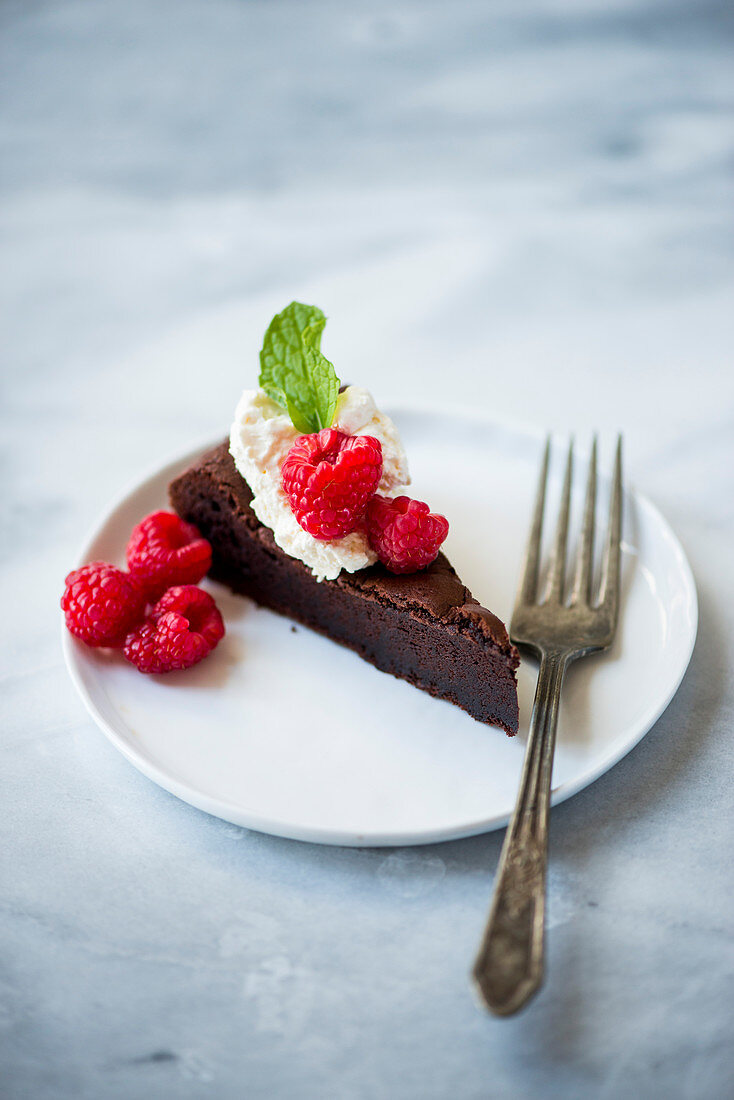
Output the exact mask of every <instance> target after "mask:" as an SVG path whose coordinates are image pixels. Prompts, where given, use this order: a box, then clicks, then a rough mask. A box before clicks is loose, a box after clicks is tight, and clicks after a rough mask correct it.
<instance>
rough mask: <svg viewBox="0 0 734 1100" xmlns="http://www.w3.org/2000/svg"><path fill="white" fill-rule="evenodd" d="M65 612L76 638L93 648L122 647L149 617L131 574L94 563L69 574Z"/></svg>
mask: <svg viewBox="0 0 734 1100" xmlns="http://www.w3.org/2000/svg"><path fill="white" fill-rule="evenodd" d="M61 608H62V610H63V612H64V617H65V619H66V625H67V627H68V628H69V630H70V631H71V633H72V634H73V635H74V636H75V637H76V638H80V639H81V641H83V642H86V644H87V645H91V646H120V645H122V643H123V642H124V640H125V635H126V634H128V633H129V631H131V630H132V629H133V628H134V627H135V626H137V624H138V623H139V622H140V620H141V619H142V618H143V615H144V614H145V594H144V592H143V590H142V589H141V587H140V585H139V584H138V582H137V581H136V580H135V579H134V577H131V576H130V575H129V573H123V571H122V570H121V569H115V567H114V565H108V564H107V562H105V561H92V562H90V563H89V565H83V566H82V568H81V569H74V570H72V572H71V573H69V576H68V577H67V578H66V588H65V589H64V594H63V596H62V597H61Z"/></svg>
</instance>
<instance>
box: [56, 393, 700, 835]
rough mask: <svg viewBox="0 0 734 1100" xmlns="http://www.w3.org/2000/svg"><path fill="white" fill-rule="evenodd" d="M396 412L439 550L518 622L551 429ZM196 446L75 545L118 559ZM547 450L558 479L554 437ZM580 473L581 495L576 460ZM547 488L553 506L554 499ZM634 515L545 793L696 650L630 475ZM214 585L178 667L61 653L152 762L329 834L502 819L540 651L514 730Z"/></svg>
mask: <svg viewBox="0 0 734 1100" xmlns="http://www.w3.org/2000/svg"><path fill="white" fill-rule="evenodd" d="M393 415H394V417H395V419H396V421H397V422H398V425H399V427H400V430H401V432H402V435H403V439H404V442H405V445H406V449H407V451H408V455H409V457H410V463H411V471H412V474H413V486H414V491H415V495H416V496H418V497H422V498H424V499H427V500H429V501H430V503H431V506H432V507H433V508H434V509H437V510H439V511H442V512H444V513H445V514H446V515H447V516H448V517H449V519H450V522H451V530H450V533H449V537H448V541H447V544H446V550H447V553H448V556H449V557H450V559H451V560H452V561H453V563H454V565H455V566H456V568H457V570H458V572H459V574H460V575H461V576H462V577H463V579H464V581H465V583H466V584H467V585H468V586H469V587H470V588H471V589H473V591H474V593H475V595H476V596H477V597H478V598H479V599H480V601H481V602H482V603H484V604H486V605H487V606H489V607H491V608H492V609H493V610H494V611H496V612H497V614H499V615H500V616H501V617H502V618H503V619H505V621H507V619H508V618H509V615H510V611H511V607H512V601H513V594H514V590H515V585H516V582H517V574H518V569H519V564H520V559H521V554H522V549H523V546H524V542H525V536H526V531H527V525H528V519H529V516H530V510H531V504H532V499H533V496H534V491H535V482H536V477H537V471H538V464H539V457H540V451H541V443H542V441H541V439H540V437H539V436H538V435H536V434H534V433H532V432H530V431H527V430H523V429H519V428H508V427H502V426H500V425H497V424H493V423H491V422H489V421H486V420H482V419H473V418H471V417H447V416H446V415H445V414H442V415H440V416H439V415H437V414H432V413H425V412H421V413H416V412H410V413H401V412H394V413H393ZM193 457H195V455H194V456H192V455H187V456H185V457H183V458H181V459H179V460H178V461H176V462H172V463H171V464H170V465H168V466H166V467H165V468H164V469H162V470H159V471H158V472H157V473H155V474H154V475H153V476H152V477H150V478H148V480H146V481H144V482H143V483H142V484H140V485H138V486H137V487H135V488H134V489H133V490H132V491H131V492H129V493H128V494H127V495H126V496H125V497H124V498H123V499H122V500H121V501H120V502H119V503H118V504H116V505H115V506H114V508H113V509H112V510H111V511H110V512H109V513H108V515H107V516H105V517H104V519H103V520H102V521H101V523H100V524H99V526H98V527H97V529H96V533H95V534H94V536H93V537H92V539H91V541H90V542H89V544H88V545H87V546H86V547H85V549H84V551H83V553H82V555H81V560H82V561H89V560H92V559H95V558H102V559H105V560H108V561H113V562H117V563H120V564H122V563H123V562H124V549H125V544H126V541H127V538H128V535H129V532H130V530H131V528H132V527H133V525H134V524H135V523H136V522H137V521H138V520H139V519H140V518H141V517H142V516H144V515H145V514H147V513H148V512H151V511H153V510H154V509H156V508H159V507H165V506H166V503H167V496H166V487H167V485H168V483H169V481H170V480H171V478H172V477H173V476H174V475H175V474H176V473H177V472H178V471H179V470H181V469H183V468H184V467H185V466H186V465H187V464H188V463H189V462H190V461H191V459H192V458H193ZM605 458H609V456H605ZM554 459H555V461H554V463H553V478H554V480H555V482H557V481H558V476H557V472H558V467H559V466H560V465H561V461H560V451H559V453H558V455H555V456H554ZM579 466H581V464H579ZM576 480H577V483H578V487H579V495H580V494H581V492H582V489H583V485H582V483H583V470H582V469H579V470H578V473H577V478H576ZM551 488H552V489H556V490H557V484H554V482H553V481H552V483H551ZM607 488H608V482H605V481H604V479H602V482H601V489H602V492H603V491H604V490H605V489H607ZM574 503H575V505H578V501H577V500H575V501H574ZM549 507H550V514H551V515H552V514H553V510H554V503H553V500H552V499H551V501H550V502H549ZM578 510H579V509H578V507H577V506H576V507H575V512H578ZM624 531H625V535H624V538H625V542H624V553H623V604H622V615H621V623H620V629H619V632H618V638H617V641H616V642H615V644H614V647H613V648H612V650H611V651H610V652H609V653H607V654H604V655H600V656H597V657H592V658H587V659H586V660H584V661H580V662H579V663H578V664H577V665H575V666H573V667H572V669H571V670H570V672H569V675H568V678H567V682H566V686H565V688H564V695H563V700H562V705H561V714H560V724H559V734H558V749H557V753H556V761H555V768H554V773H553V780H554V791H553V801H554V803H557V802H560V801H561V800H563V799H564V798H568V797H569V795H572V794H574V793H575V792H576V791H579V790H581V789H582V788H583V787H585V786H587V784H589V783H591V782H592V780H594V779H596V778H597V777H598V776H600V775H602V774H603V773H604V772H605V771H607V770H608V769H609V768H610V767H611V766H612V765H613V764H615V763H616V762H617V761H618V760H619V759H620V758H621V757H622V756H624V755H625V753H627V752H629V750H630V749H631V748H632V747H633V746H634V745H635V744H637V742H638V741H639V740H640V738H641V737H642V736H643V735H644V734H645V733H646V732H647V730H649V729H650V727H651V726H652V724H653V723H654V722H655V720H656V719H657V718H658V717H659V715H660V714H661V713H662V712H663V710H664V709H665V707H666V706H667V704H668V703H669V701H670V700H671V698H672V697H673V695H674V693H675V691H676V689H677V687H678V685H679V683H680V681H681V678H682V676H683V674H684V672H685V670H686V667H687V665H688V661H689V659H690V655H691V652H692V649H693V643H694V640H695V636H696V625H697V603H696V591H695V586H694V582H693V578H692V575H691V571H690V568H689V566H688V562H687V561H686V558H685V555H684V553H683V550H682V549H681V546H680V544H679V543H678V541H677V539H676V537H675V535H674V534H673V532H672V531H671V529H670V527H669V526H668V524H667V523H666V522H665V520H664V519H663V518H662V516H661V515H660V514H659V512H658V511H657V510H656V509H655V508H654V507H653V506H652V505H651V504H650V503H649V502H648V501H647V500H645V499H644V498H643V497H641V496H640V495H639V494H637V493H635V492H633V491H628V492H627V493H626V496H625V520H624ZM210 590H211V591H212V592H213V593H214V595H215V598H216V599H217V602H218V603H219V606H220V608H221V610H222V613H223V615H224V618H225V622H226V625H227V636H226V638H225V639H224V641H223V642H222V643H220V645H219V647H218V648H217V650H215V652H214V653H213V654H212V655H211V656H210V657H209V658H208V659H207V660H206V661H204V662H203V663H202V664H201V665H199V666H197V667H196V668H194V669H191V670H189V671H187V672H182V673H171V674H168V675H167V676H158V677H156V676H143V675H141V674H140V673H139V672H137V670H136V669H135V668H133V667H132V666H131V665H129V664H127V663H126V662H125V661H124V660H123V658H122V657H121V656H120V655H118V654H109V653H102V652H100V651H97V650H92V649H87V648H86V647H85V646H83V645H81V644H79V643H77V642H76V641H75V640H74V639H73V638H71V636H70V635H68V634H66V632H64V653H65V657H66V661H67V665H68V667H69V671H70V673H71V676H72V679H73V680H74V683H75V684H76V686H77V688H78V690H79V692H80V694H81V696H82V698H83V699H84V701H85V703H86V705H87V707H88V709H89V711H90V713H91V714H92V716H93V717H94V719H95V721H96V722H97V724H98V725H99V726H100V727H101V729H102V730H103V731H104V732H105V734H106V735H107V736H108V737H109V739H110V740H111V741H112V743H113V745H115V746H116V747H117V748H118V749H119V750H120V752H122V753H123V754H124V755H125V756H126V757H127V758H128V760H130V761H131V762H132V763H133V764H134V765H135V766H136V767H137V768H139V769H140V771H142V772H143V773H144V774H145V775H147V776H148V777H149V778H150V779H152V780H154V782H156V783H158V784H160V786H162V787H164V788H165V789H166V790H168V791H171V792H172V793H173V794H175V795H178V797H179V798H182V799H184V800H185V801H187V802H190V803H191V804H192V805H194V806H198V807H199V808H200V809H202V810H206V811H207V812H208V813H211V814H215V815H216V816H218V817H221V818H224V819H226V820H227V821H232V822H235V823H237V824H239V825H245V826H248V827H250V828H253V829H258V830H261V831H263V832H268V833H274V834H277V835H279V836H286V837H293V838H295V839H299V840H310V841H318V842H321V843H326V844H354V845H391V844H401V845H403V844H421V843H427V842H430V841H437V840H447V839H450V838H454V837H461V836H470V835H472V834H475V833H480V832H484V831H487V830H490V829H495V828H498V827H499V826H501V825H504V824H505V823H506V822H507V820H508V817H509V815H510V813H511V810H512V806H513V803H514V800H515V794H516V791H517V783H518V777H519V772H520V766H521V763H522V756H523V750H524V745H525V739H526V734H527V725H528V717H529V714H530V708H531V704H532V697H533V691H534V685H535V676H536V666H535V664H534V662H532V661H531V660H528V659H523V663H522V665H521V668H520V671H519V685H520V714H521V729H520V735H519V736H518V737H516V738H509V737H507V736H505V734H504V733H502V732H501V731H500V730H497V729H493V728H490V727H487V726H484V725H481V724H480V723H478V722H475V721H474V720H473V719H471V718H469V717H468V716H467V715H466V714H464V712H463V711H461V710H459V709H458V708H457V707H453V706H451V705H450V704H449V703H444V702H440V701H438V700H435V699H432V698H430V696H428V695H426V694H424V693H423V692H421V691H417V690H416V689H415V688H412V687H410V686H409V685H408V684H406V683H404V682H403V681H399V680H395V679H393V677H391V676H387V675H385V674H384V673H381V672H378V671H377V670H376V669H374V668H372V667H371V666H370V665H368V664H366V663H365V662H364V661H361V660H360V659H359V658H358V657H357V656H356V655H355V654H353V653H352V652H350V651H348V650H346V649H343V648H341V647H340V646H338V645H335V644H333V643H332V642H329V641H328V640H326V639H324V638H321V637H319V636H318V635H316V634H313V633H312V632H311V631H309V630H306V629H304V628H303V627H300V626H299V627H294V626H293V625H292V624H291V622H290V621H289V620H287V619H284V618H281V617H279V616H277V615H275V614H273V613H271V612H270V611H266V610H264V609H262V608H260V607H257V606H256V605H255V604H253V603H252V602H250V601H249V600H246V599H242V598H240V597H237V596H234V595H232V594H231V593H230V592H228V591H227V590H226V589H224V588H222V587H220V586H218V585H211V586H210Z"/></svg>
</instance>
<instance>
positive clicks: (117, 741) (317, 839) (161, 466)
mask: <svg viewBox="0 0 734 1100" xmlns="http://www.w3.org/2000/svg"><path fill="white" fill-rule="evenodd" d="M386 412H387V414H388V415H390V416H393V417H395V418H396V419H397V418H399V417H400V416H403V417H404V418H405V417H408V416H416V415H417V416H419V417H420V416H441V417H444V418H445V417H446V416H450V417H452V418H460V419H462V420H471V421H474V422H476V423H477V424H482V425H484V426H490V425H491V426H494V427H499V428H502V429H503V430H504V431H509V432H514V433H518V434H523V435H526V436H528V437H531V438H532V439H534V440H537V441H538V442H539V444H540V443H542V441H543V440H544V439H545V437H546V434H547V433H546V432H544V431H542V430H541V429H540V428H537V427H535V426H533V425H530V424H526V423H523V422H517V421H512V420H510V419H507V420H502V421H500V420H497V419H495V418H493V417H491V416H490V415H489V414H484V413H482V412H478V411H477V410H476V409H469V408H466V407H463V408H462V407H461V406H459V405H454V406H453V407H452V408H451V409H448V410H447V409H446V408H443V407H441V408H439V407H437V406H435V405H430V404H428V403H424V402H420V403H418V404H416V405H411V406H401V405H391V406H389V407H388V408H387V409H386ZM221 439H222V437H221V436H219V437H218V439H217V440H215V441H213V442H212V441H211V440H209V441H204V442H202V443H201V444H199V445H197V446H196V447H194V448H189V449H187V450H186V451H185V452H179V453H178V454H177V455H176V456H175V457H172V458H170V459H168V460H167V461H164V462H159V463H158V464H157V465H156V466H155V467H151V468H150V469H149V470H148V471H147V472H146V473H144V474H143V475H142V476H141V475H138V477H137V478H135V479H134V480H131V481H130V482H129V483H128V484H127V485H126V486H125V488H124V489H123V490H122V491H121V492H120V493H118V494H117V495H116V496H115V497H114V498H113V500H112V502H111V503H110V504H108V505H107V506H106V508H105V509H104V510H103V512H102V513H101V514H100V515H99V516H98V517H97V519H96V521H95V522H94V523H93V524H92V525H91V526H90V528H89V529H88V531H87V534H86V536H85V539H84V541H83V543H82V546H81V548H80V551H79V554H78V555H77V558H76V561H77V562H78V563H79V565H82V564H84V563H85V562H87V561H89V560H90V556H89V555H90V551H91V547H92V545H93V543H94V542H95V540H96V539H97V538H98V537H99V534H100V532H101V531H102V530H103V528H104V527H105V526H106V525H107V524H108V523H109V522H110V520H111V519H112V518H113V516H114V515H115V513H116V512H117V511H119V510H120V509H121V508H122V507H124V506H125V505H126V504H127V503H128V501H129V500H130V498H131V497H132V496H133V495H135V494H137V493H139V492H141V491H144V490H145V489H146V488H147V487H148V486H149V485H150V484H151V482H156V481H158V480H159V479H161V477H164V476H165V477H166V478H169V477H170V476H172V474H173V472H174V470H175V469H176V468H178V469H183V468H185V467H186V465H187V464H188V463H190V462H192V461H193V460H194V459H195V458H196V457H197V456H199V455H201V454H202V453H203V452H205V451H206V450H209V449H212V448H213V447H216V446H217V444H218V443H220V442H221ZM552 439H553V444H552V445H553V446H554V447H555V446H556V445H557V436H556V434H555V433H554V434H553V436H552ZM625 492H626V494H628V495H629V496H631V497H634V500H635V505H636V507H638V508H642V509H644V510H646V511H647V512H648V514H649V515H650V517H651V518H652V519H653V520H654V521H655V522H656V523H657V525H658V526H659V527H660V528H661V529H662V530H663V531H664V532H665V533H666V535H667V537H668V539H669V541H670V543H671V545H672V547H673V549H674V551H675V555H676V559H677V563H678V566H679V568H680V572H681V576H682V578H683V580H684V584H685V588H686V590H687V597H688V600H687V604H688V607H689V610H690V621H691V629H690V635H689V638H688V644H687V646H686V648H685V651H684V658H683V659H681V661H680V666H679V669H678V673H677V675H676V677H675V679H674V682H673V685H672V687H671V688H670V689H669V691H668V692H667V694H666V696H665V698H664V701H662V702H661V701H658V702H656V703H655V704H652V705H650V706H649V707H648V708H647V709H646V710H645V711H644V712H643V715H642V716H641V717H640V719H639V720H638V722H637V723H636V724H635V726H634V727H632V731H631V732H626V733H624V734H620V735H619V736H618V737H617V738H615V739H614V740H613V741H612V742H611V743H610V745H609V749H608V751H607V752H606V753H605V754H604V755H603V756H602V758H601V760H599V761H597V762H596V763H595V765H594V766H593V767H590V768H588V769H586V770H585V771H583V772H582V773H581V774H580V775H578V776H576V777H575V778H574V779H573V780H569V781H567V782H566V783H563V784H561V785H560V786H558V787H556V788H554V789H553V790H552V791H551V806H557V805H560V804H561V803H562V802H565V801H566V800H567V799H568V798H571V797H573V795H575V794H578V793H579V791H581V790H583V789H584V788H586V787H588V786H590V785H591V784H592V783H594V782H595V781H596V780H597V779H599V778H600V777H601V776H602V775H605V774H606V772H608V771H610V770H611V768H613V767H614V765H615V764H618V763H619V761H620V760H622V759H624V757H625V756H627V754H628V753H630V752H632V750H633V749H634V748H635V747H636V746H637V745H638V744H639V743H640V741H641V740H642V739H643V737H644V736H645V735H646V734H647V733H649V731H650V730H651V729H652V727H653V726H654V724H655V723H656V722H657V721H658V720H659V719H660V718H661V717H662V715H663V714H664V713H665V711H666V710H667V708H668V706H669V705H670V703H671V702H672V700H673V698H674V697H675V695H676V693H677V691H678V689H679V687H680V685H681V683H682V681H683V677H684V676H685V674H686V671H687V670H688V666H689V664H690V661H691V657H692V655H693V650H694V647H695V644H696V638H697V635H698V622H699V608H698V593H697V590H696V583H695V578H694V575H693V570H692V569H691V565H690V562H689V561H688V557H687V555H686V553H685V550H684V548H683V545H682V544H681V542H680V540H679V538H678V536H677V535H676V533H675V531H674V530H673V528H672V527H671V525H670V524H669V523H668V521H667V519H666V518H665V516H664V515H663V514H662V512H661V511H660V510H659V509H658V508H657V506H656V505H655V504H653V503H652V501H651V500H650V499H649V498H648V497H647V496H645V494H644V493H640V492H639V491H638V490H637V489H636V488H635V487H634V485H633V483H631V482H630V481H629V480H627V483H626V486H625ZM75 568H78V566H75ZM61 647H62V652H63V656H64V662H65V664H66V668H67V671H68V673H69V676H70V678H71V681H72V683H73V684H74V687H75V689H76V691H77V692H78V694H79V696H80V697H81V699H82V702H83V703H84V706H85V707H86V710H87V712H88V713H89V715H90V716H91V718H92V719H93V720H94V722H95V724H96V725H97V726H98V727H99V728H100V729H101V730H102V732H103V733H104V735H105V736H106V738H107V739H108V741H110V742H111V744H112V745H113V746H114V747H115V748H116V749H117V750H118V751H119V752H120V753H121V754H122V756H124V757H125V759H126V760H128V761H129V763H131V764H132V765H133V767H135V768H136V769H137V770H138V771H139V772H141V774H143V775H145V776H146V778H148V779H150V780H151V781H152V782H154V783H155V784H156V785H157V786H159V787H161V788H162V789H163V790H165V791H167V792H168V793H169V794H172V795H174V796H175V797H177V798H180V799H181V800H182V801H183V802H186V803H188V804H189V805H191V806H194V807H195V808H196V809H198V810H203V811H204V812H205V813H208V814H210V815H211V816H213V817H217V818H219V819H220V820H224V821H227V822H229V823H231V824H235V825H238V826H240V827H242V828H247V829H253V830H255V831H256V832H261V833H265V834H268V835H271V836H277V837H282V838H285V839H290V840H298V841H305V842H308V843H315V844H327V845H334V846H344V847H409V846H417V845H423V844H435V843H443V842H449V841H452V840H459V839H462V838H465V837H470V836H478V835H481V834H483V833H487V832H493V831H494V830H496V829H500V828H503V827H504V826H505V825H507V823H508V821H509V819H510V816H511V813H512V811H510V812H507V813H499V814H494V815H491V816H489V817H487V818H483V819H481V820H477V821H474V822H472V823H470V824H468V823H467V824H464V825H456V826H453V827H442V828H426V829H422V830H416V829H412V830H410V831H409V832H406V833H400V832H384V831H376V832H374V833H372V832H370V833H369V834H367V833H356V832H349V831H345V830H344V829H337V828H332V827H328V826H326V827H325V826H320V827H318V828H315V827H313V826H303V825H301V824H299V823H298V822H296V821H293V822H288V821H285V820H284V819H283V818H282V816H280V817H278V818H277V819H270V818H267V817H263V816H261V815H258V814H253V813H249V812H247V811H243V810H242V807H241V806H239V805H238V804H236V803H232V802H229V801H227V800H226V799H222V798H215V797H213V796H211V795H207V794H205V793H203V792H202V791H200V790H197V789H196V788H195V787H192V786H191V785H190V784H189V783H186V782H184V781H182V780H180V779H177V778H176V777H175V776H171V775H170V774H169V773H168V772H166V771H165V770H164V769H163V768H161V767H160V766H158V765H157V764H155V763H154V762H153V761H152V760H151V759H149V758H148V756H147V754H146V753H145V752H143V751H138V752H136V751H135V749H134V747H133V745H132V744H131V743H130V741H129V740H127V739H126V738H124V737H123V736H122V735H121V734H120V733H118V731H117V730H116V729H115V727H114V726H113V725H112V724H111V723H110V722H109V721H108V720H107V718H106V716H105V715H104V714H103V713H102V711H101V710H100V709H99V707H98V706H97V705H96V703H95V701H94V699H93V697H92V696H93V693H92V692H91V691H90V689H89V688H88V687H87V685H86V683H85V672H84V669H85V665H84V660H83V659H84V657H85V655H86V652H87V650H86V647H85V646H84V645H83V644H82V643H81V642H79V641H78V640H77V639H76V638H74V637H73V636H72V635H71V634H70V633H69V631H68V630H67V629H66V627H65V624H64V621H63V618H62V620H61Z"/></svg>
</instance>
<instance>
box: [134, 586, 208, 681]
mask: <svg viewBox="0 0 734 1100" xmlns="http://www.w3.org/2000/svg"><path fill="white" fill-rule="evenodd" d="M223 637H224V623H223V622H222V616H221V615H220V614H219V610H218V608H217V605H216V604H215V603H214V600H213V599H212V598H211V596H210V595H209V593H208V592H205V591H204V590H203V588H197V587H196V585H194V584H184V585H178V586H177V587H175V588H169V589H168V591H167V592H166V593H165V595H163V596H162V597H161V598H160V600H159V601H158V603H157V604H156V605H155V607H154V608H153V610H152V611H151V613H150V615H149V616H148V618H147V619H146V620H145V622H144V623H143V624H142V625H141V626H139V627H138V629H137V630H135V631H133V633H132V634H128V636H127V639H126V641H125V648H124V650H123V652H124V654H125V656H126V657H127V659H128V661H132V663H133V664H134V665H135V666H136V667H137V668H139V669H140V671H141V672H173V671H175V670H177V669H182V668H191V666H192V665H195V664H198V662H199V661H201V660H203V658H204V657H206V655H207V653H210V652H211V650H212V649H214V647H215V645H216V644H217V642H218V641H219V640H220V639H221V638H223Z"/></svg>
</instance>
